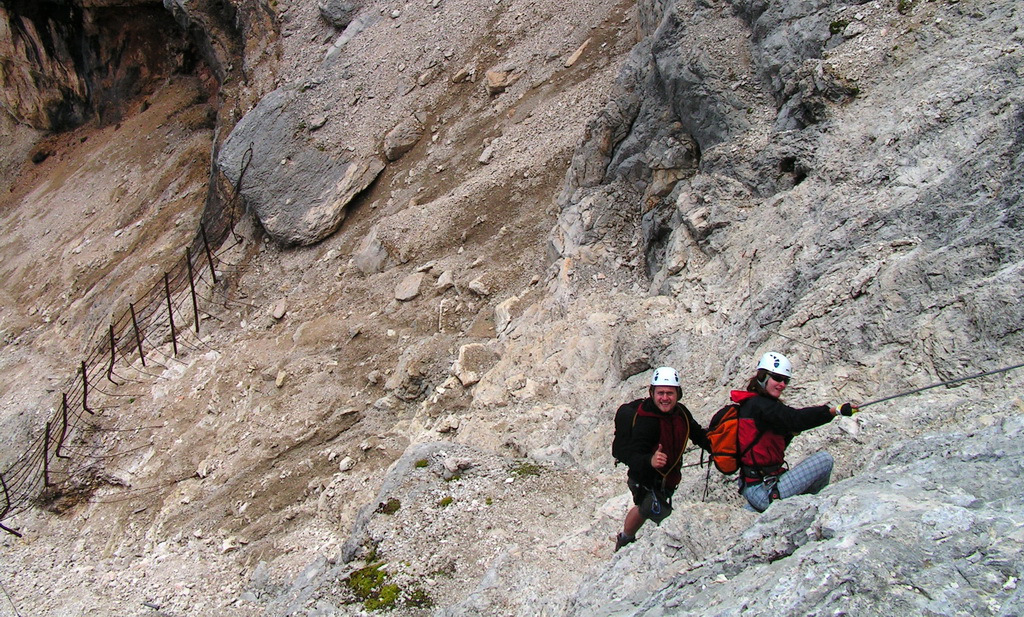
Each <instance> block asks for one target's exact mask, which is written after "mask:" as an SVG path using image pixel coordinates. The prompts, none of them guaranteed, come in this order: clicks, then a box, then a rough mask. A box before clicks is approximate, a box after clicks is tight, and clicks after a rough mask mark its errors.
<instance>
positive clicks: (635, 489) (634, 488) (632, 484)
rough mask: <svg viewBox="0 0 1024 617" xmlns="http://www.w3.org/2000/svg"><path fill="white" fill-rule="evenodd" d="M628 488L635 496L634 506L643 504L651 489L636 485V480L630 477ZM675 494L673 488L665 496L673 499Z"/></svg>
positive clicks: (628, 478)
mask: <svg viewBox="0 0 1024 617" xmlns="http://www.w3.org/2000/svg"><path fill="white" fill-rule="evenodd" d="M626 486H628V487H629V492H630V493H632V494H633V504H634V505H637V506H639V505H640V504H641V503H642V502H643V500H644V497H646V496H647V493H648V490H649V489H646V488H644V487H642V486H640V485H639V484H637V483H636V480H634V479H633V478H631V477H629V476H626ZM675 492H676V490H675V489H674V488H673V489H670V490H666V491H665V494H667V495H668V496H669V497H671V496H672V494H673V493H675Z"/></svg>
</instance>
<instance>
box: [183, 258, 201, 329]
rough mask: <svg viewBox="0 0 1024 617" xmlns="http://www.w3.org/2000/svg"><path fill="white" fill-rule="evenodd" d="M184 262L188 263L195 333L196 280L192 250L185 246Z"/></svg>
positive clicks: (196, 311)
mask: <svg viewBox="0 0 1024 617" xmlns="http://www.w3.org/2000/svg"><path fill="white" fill-rule="evenodd" d="M185 263H187V264H188V287H189V289H190V290H192V315H193V316H194V317H195V320H196V334H197V335H198V334H199V302H198V301H197V300H196V281H195V276H194V275H193V273H192V250H191V249H189V247H187V246H186V247H185Z"/></svg>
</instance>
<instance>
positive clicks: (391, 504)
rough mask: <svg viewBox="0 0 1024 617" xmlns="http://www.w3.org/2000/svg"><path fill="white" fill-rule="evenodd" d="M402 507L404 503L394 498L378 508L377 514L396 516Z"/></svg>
mask: <svg viewBox="0 0 1024 617" xmlns="http://www.w3.org/2000/svg"><path fill="white" fill-rule="evenodd" d="M401 507H402V502H401V501H399V500H397V499H395V498H394V497H392V498H391V499H388V500H387V501H386V502H384V503H382V504H380V505H378V506H377V512H378V513H379V514H394V513H395V512H398V509H399V508H401Z"/></svg>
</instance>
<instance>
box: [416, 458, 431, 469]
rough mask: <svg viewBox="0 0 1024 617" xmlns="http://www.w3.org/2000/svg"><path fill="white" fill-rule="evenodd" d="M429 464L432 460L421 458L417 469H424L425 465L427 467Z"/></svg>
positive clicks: (417, 462)
mask: <svg viewBox="0 0 1024 617" xmlns="http://www.w3.org/2000/svg"><path fill="white" fill-rule="evenodd" d="M429 464H430V461H428V460H427V459H425V458H421V459H420V460H418V461H416V469H423V468H424V467H426V466H427V465H429Z"/></svg>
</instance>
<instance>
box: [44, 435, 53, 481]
mask: <svg viewBox="0 0 1024 617" xmlns="http://www.w3.org/2000/svg"><path fill="white" fill-rule="evenodd" d="M43 486H46V487H50V486H53V485H52V484H50V423H49V422H47V423H46V433H45V434H44V435H43Z"/></svg>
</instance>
